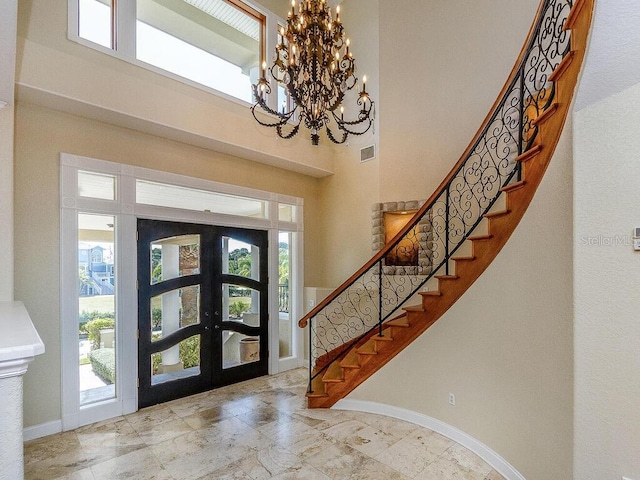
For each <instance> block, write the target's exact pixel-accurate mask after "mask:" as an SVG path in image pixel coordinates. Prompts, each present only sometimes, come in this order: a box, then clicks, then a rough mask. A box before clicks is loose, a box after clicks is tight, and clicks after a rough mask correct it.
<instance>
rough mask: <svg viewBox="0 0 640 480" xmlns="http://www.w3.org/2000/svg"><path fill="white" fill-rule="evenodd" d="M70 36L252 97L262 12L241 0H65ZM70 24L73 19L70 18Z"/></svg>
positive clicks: (261, 47)
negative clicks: (66, 1)
mask: <svg viewBox="0 0 640 480" xmlns="http://www.w3.org/2000/svg"><path fill="white" fill-rule="evenodd" d="M70 2H71V3H70V5H71V7H72V8H71V9H70V15H71V17H72V19H73V18H74V17H75V18H77V30H76V31H75V32H72V33H71V37H72V38H73V37H74V35H77V37H78V38H80V39H84V40H88V41H89V42H91V43H92V44H96V45H99V46H101V47H104V48H107V49H110V50H112V51H114V52H115V53H116V54H117V56H119V57H123V58H124V59H129V60H136V61H140V62H144V64H147V65H150V66H153V67H156V68H159V69H161V70H163V71H165V72H169V73H171V74H173V75H178V76H179V77H182V78H185V79H188V80H190V81H192V82H196V83H198V84H200V85H204V86H206V87H209V88H212V89H215V90H218V91H220V92H223V93H225V94H227V95H230V96H232V97H235V98H238V99H240V100H244V101H246V102H252V91H251V83H252V81H254V82H255V80H256V79H257V77H258V74H259V70H258V69H259V65H260V64H261V62H262V60H263V58H264V51H265V48H264V45H263V43H264V42H263V38H264V31H265V26H266V25H265V24H266V16H265V15H263V14H261V13H260V12H258V11H257V10H255V9H254V8H252V7H251V6H249V5H247V4H246V3H244V2H242V1H240V0H119V1H118V2H115V1H114V0H70ZM71 23H72V24H74V23H76V22H71Z"/></svg>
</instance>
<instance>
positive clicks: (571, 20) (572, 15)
mask: <svg viewBox="0 0 640 480" xmlns="http://www.w3.org/2000/svg"><path fill="white" fill-rule="evenodd" d="M585 3H586V2H585V1H584V0H577V1H576V3H574V4H573V7H571V11H570V12H569V16H568V17H567V20H566V21H565V22H564V27H563V28H564V30H571V29H572V28H573V27H574V26H575V23H576V21H577V20H578V17H579V16H580V12H581V11H582V7H584V4H585Z"/></svg>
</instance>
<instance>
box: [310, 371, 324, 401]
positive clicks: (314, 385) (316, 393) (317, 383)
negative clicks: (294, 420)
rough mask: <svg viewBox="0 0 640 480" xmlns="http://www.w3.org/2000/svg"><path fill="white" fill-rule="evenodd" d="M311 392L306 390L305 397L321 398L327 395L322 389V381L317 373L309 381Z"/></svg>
mask: <svg viewBox="0 0 640 480" xmlns="http://www.w3.org/2000/svg"><path fill="white" fill-rule="evenodd" d="M311 389H312V390H313V391H312V392H307V394H306V396H307V398H323V397H328V396H329V394H328V393H327V392H326V391H325V389H324V383H323V382H322V376H321V375H318V376H317V377H316V378H314V379H313V380H312V381H311Z"/></svg>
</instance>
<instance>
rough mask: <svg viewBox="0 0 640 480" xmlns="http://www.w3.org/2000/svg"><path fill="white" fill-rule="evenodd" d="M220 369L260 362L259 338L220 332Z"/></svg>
mask: <svg viewBox="0 0 640 480" xmlns="http://www.w3.org/2000/svg"><path fill="white" fill-rule="evenodd" d="M222 343H223V345H222V368H225V369H226V368H232V367H237V366H238V365H243V364H245V363H253V362H257V361H259V360H260V337H259V336H258V335H255V336H253V335H252V336H249V335H243V334H241V333H238V332H232V331H230V330H224V331H223V332H222Z"/></svg>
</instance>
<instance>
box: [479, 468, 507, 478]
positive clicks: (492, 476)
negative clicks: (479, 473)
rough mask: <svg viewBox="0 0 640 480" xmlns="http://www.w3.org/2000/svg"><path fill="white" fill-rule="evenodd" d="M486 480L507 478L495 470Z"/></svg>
mask: <svg viewBox="0 0 640 480" xmlns="http://www.w3.org/2000/svg"><path fill="white" fill-rule="evenodd" d="M484 480H505V478H504V477H503V476H502V475H500V474H499V473H498V472H496V471H495V470H491V471H490V472H489V474H488V475H487V476H486V478H485V479H484Z"/></svg>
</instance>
